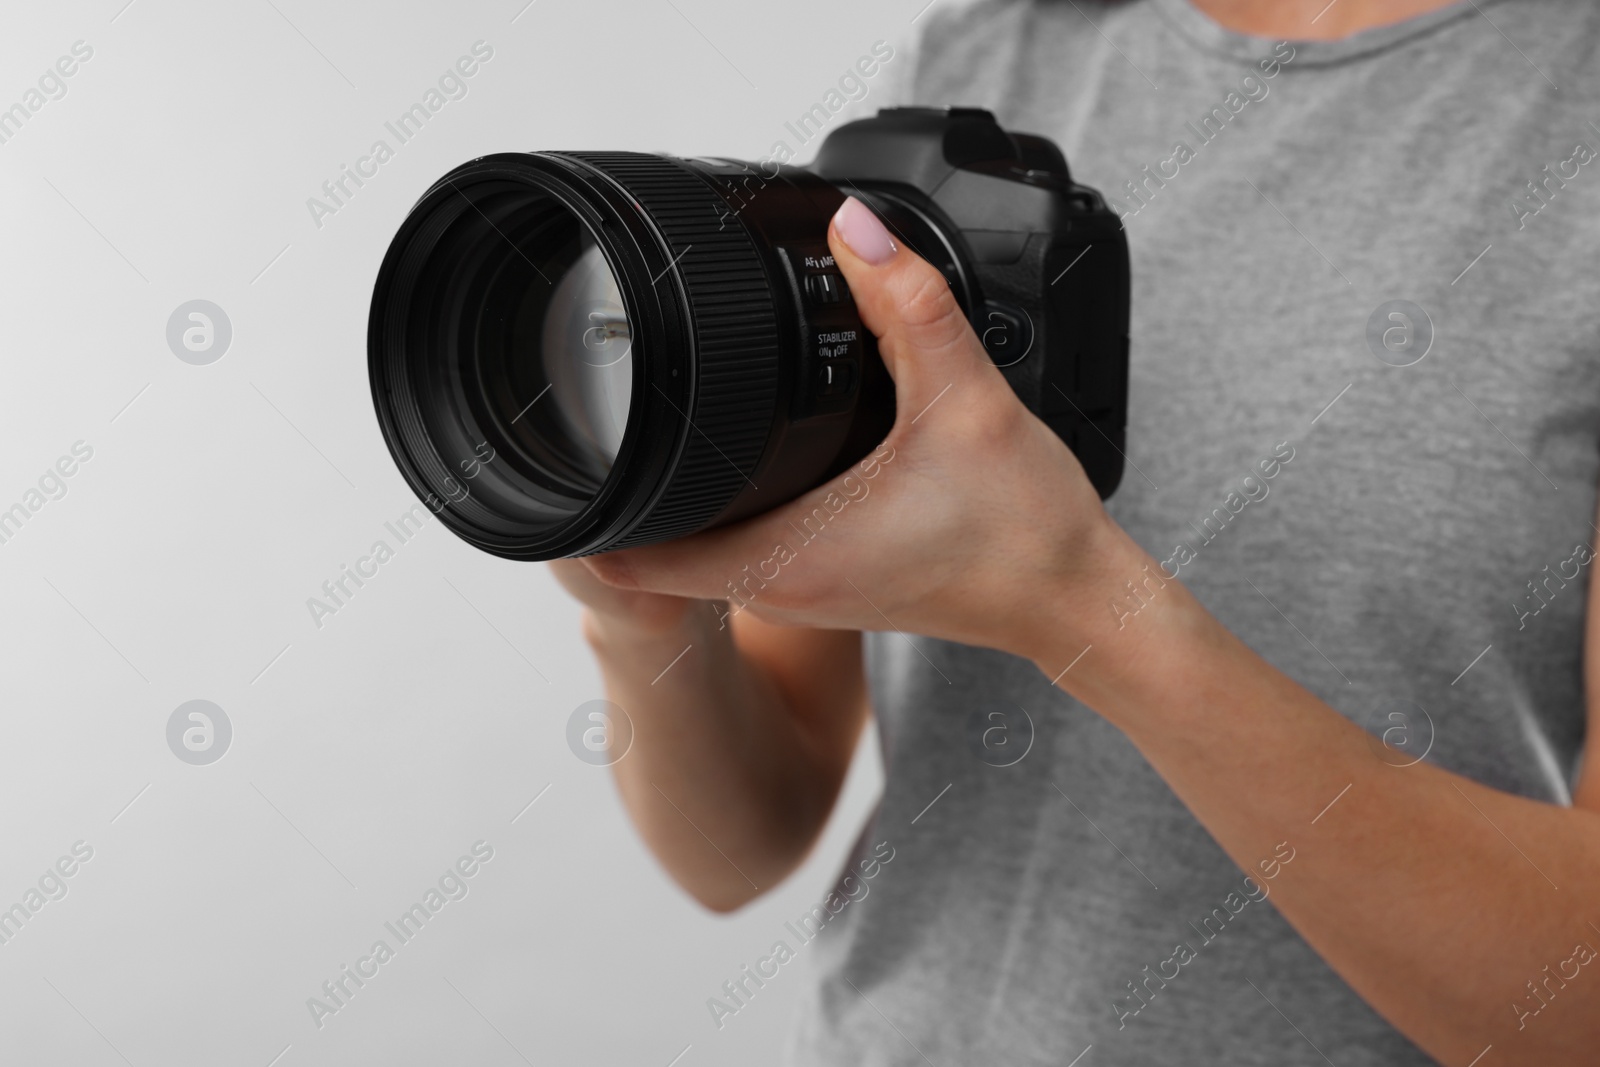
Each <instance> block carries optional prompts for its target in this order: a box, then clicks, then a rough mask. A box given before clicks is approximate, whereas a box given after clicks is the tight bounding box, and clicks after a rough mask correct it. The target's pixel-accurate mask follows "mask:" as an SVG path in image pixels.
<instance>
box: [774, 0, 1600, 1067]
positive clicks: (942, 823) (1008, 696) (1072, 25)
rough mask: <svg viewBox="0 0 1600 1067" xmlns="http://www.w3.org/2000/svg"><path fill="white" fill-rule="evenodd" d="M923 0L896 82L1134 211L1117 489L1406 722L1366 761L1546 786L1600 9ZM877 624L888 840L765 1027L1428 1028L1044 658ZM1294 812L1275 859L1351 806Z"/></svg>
mask: <svg viewBox="0 0 1600 1067" xmlns="http://www.w3.org/2000/svg"><path fill="white" fill-rule="evenodd" d="M921 22H922V23H923V24H926V25H927V29H926V32H925V39H924V42H923V47H922V50H921V54H920V57H919V59H918V64H917V68H916V70H917V74H916V78H915V88H914V96H915V98H916V99H917V100H918V102H922V103H961V104H970V105H977V106H983V107H988V108H990V109H991V110H993V111H994V112H995V113H996V114H997V115H998V116H999V117H1000V119H1001V121H1002V122H1003V123H1005V124H1006V125H1007V126H1010V127H1012V128H1016V129H1020V130H1026V131H1031V132H1036V133H1039V134H1043V135H1046V136H1049V137H1051V138H1053V139H1055V140H1056V141H1057V142H1058V143H1059V144H1060V145H1061V146H1062V147H1063V149H1064V150H1065V152H1066V154H1067V157H1068V159H1069V161H1070V163H1071V165H1072V167H1073V170H1074V173H1075V175H1076V176H1077V177H1078V178H1079V179H1080V180H1082V181H1084V182H1086V183H1088V184H1091V185H1094V186H1096V187H1098V188H1099V189H1101V190H1103V191H1104V192H1106V193H1107V194H1108V196H1111V197H1113V199H1114V200H1115V202H1116V203H1117V204H1118V205H1119V210H1121V211H1122V212H1124V213H1125V219H1126V221H1125V225H1126V227H1127V231H1128V237H1129V242H1130V247H1131V253H1132V261H1133V323H1132V380H1131V407H1130V412H1129V419H1130V422H1129V431H1128V442H1129V444H1128V458H1129V460H1130V463H1129V465H1128V468H1127V473H1126V475H1125V477H1124V478H1123V482H1122V487H1121V489H1120V490H1119V491H1118V492H1117V494H1116V496H1115V497H1114V498H1113V499H1112V501H1111V502H1110V505H1109V506H1110V510H1111V513H1112V514H1113V516H1115V518H1116V519H1117V521H1118V522H1120V523H1121V524H1122V525H1123V526H1124V527H1125V528H1126V529H1127V530H1128V531H1129V532H1130V533H1131V534H1132V535H1133V536H1134V537H1135V538H1136V539H1137V540H1138V541H1139V542H1140V543H1141V544H1142V545H1144V546H1145V547H1146V548H1147V549H1148V550H1150V551H1151V552H1152V553H1154V554H1155V555H1156V556H1157V558H1159V559H1163V560H1167V559H1174V558H1176V559H1177V561H1178V565H1179V567H1180V578H1181V580H1182V581H1183V582H1185V583H1187V585H1188V586H1189V588H1191V589H1192V590H1193V591H1194V592H1195V594H1196V595H1197V596H1198V597H1199V598H1200V599H1201V600H1202V601H1203V602H1204V603H1205V605H1206V606H1207V607H1208V608H1209V609H1210V610H1211V611H1212V612H1213V613H1215V614H1216V616H1217V617H1218V618H1219V619H1221V621H1222V622H1223V623H1224V624H1225V625H1227V626H1228V627H1229V628H1230V629H1231V630H1232V631H1233V632H1234V633H1236V634H1238V635H1239V636H1240V637H1241V638H1242V639H1243V640H1244V641H1245V642H1247V643H1248V644H1249V645H1250V646H1251V647H1252V648H1254V649H1256V650H1257V651H1258V652H1259V653H1260V654H1261V655H1263V656H1264V657H1265V658H1266V659H1267V660H1268V661H1270V662H1271V663H1273V664H1274V665H1276V666H1277V667H1278V668H1280V669H1281V670H1283V671H1285V672H1286V673H1287V674H1289V675H1290V676H1292V677H1294V678H1295V679H1297V680H1298V681H1299V682H1301V683H1302V684H1303V685H1305V686H1307V687H1308V688H1309V689H1310V690H1311V691H1312V692H1314V693H1315V694H1316V695H1317V696H1318V697H1320V698H1321V699H1323V700H1325V701H1327V702H1328V703H1329V704H1330V705H1332V706H1333V707H1334V708H1336V709H1338V710H1339V712H1341V713H1342V714H1344V715H1346V716H1349V717H1350V718H1352V719H1354V720H1356V721H1358V722H1361V723H1363V724H1364V725H1366V726H1368V727H1369V728H1370V729H1373V730H1375V731H1378V732H1383V731H1387V732H1388V733H1389V737H1390V740H1391V741H1392V742H1393V743H1394V744H1395V745H1396V746H1397V748H1398V749H1399V751H1398V752H1397V751H1388V752H1387V755H1386V757H1384V756H1380V753H1383V752H1384V751H1385V750H1383V749H1381V748H1375V749H1374V756H1373V758H1374V759H1378V758H1387V759H1388V760H1389V761H1390V762H1392V763H1396V764H1400V763H1405V762H1408V761H1409V760H1410V759H1413V758H1416V757H1422V756H1424V755H1425V757H1426V759H1428V760H1430V761H1432V762H1434V763H1436V764H1437V765H1439V766H1441V767H1445V768H1448V769H1450V770H1452V771H1454V772H1457V773H1460V774H1463V775H1466V776H1468V777H1471V778H1473V779H1476V780H1478V781H1480V782H1483V783H1485V784H1487V785H1489V786H1492V787H1494V788H1496V789H1501V790H1506V791H1508V792H1511V793H1515V794H1519V795H1522V796H1527V797H1533V798H1536V799H1539V800H1543V801H1549V802H1552V803H1557V804H1564V803H1568V802H1569V799H1570V788H1571V785H1572V782H1573V781H1574V778H1575V774H1576V762H1577V756H1578V753H1579V751H1580V749H1581V746H1582V742H1583V737H1584V718H1583V714H1584V702H1583V690H1582V684H1581V646H1582V624H1583V618H1584V608H1585V601H1586V593H1585V588H1586V584H1587V580H1588V571H1589V560H1590V558H1591V556H1590V549H1591V547H1592V544H1593V537H1594V534H1595V530H1594V528H1593V527H1592V526H1591V525H1590V521H1591V519H1592V517H1593V516H1594V513H1595V487H1596V480H1597V477H1600V451H1597V441H1600V360H1597V358H1596V348H1597V344H1600V270H1597V269H1596V266H1597V250H1600V160H1596V159H1595V150H1596V149H1597V148H1600V128H1597V126H1596V125H1595V123H1597V122H1600V73H1597V71H1600V65H1597V58H1596V57H1597V43H1600V7H1597V6H1596V5H1594V4H1593V3H1592V2H1591V0H1518V2H1515V3H1491V2H1490V0H1477V2H1476V3H1473V2H1472V0H1465V2H1462V3H1457V4H1453V5H1451V6H1449V7H1446V8H1444V9H1442V10H1440V11H1437V12H1435V13H1433V14H1430V15H1427V16H1424V17H1422V18H1419V19H1415V20H1412V21H1409V22H1405V23H1402V24H1400V25H1397V26H1392V27H1387V28H1382V29H1377V30H1373V31H1369V32H1366V33H1363V34H1360V35H1358V36H1356V37H1353V38H1350V39H1347V40H1344V41H1338V42H1321V43H1308V42H1296V43H1293V44H1288V45H1279V44H1278V43H1277V42H1273V41H1269V40H1258V39H1252V38H1247V37H1243V36H1241V35H1238V34H1234V33H1231V32H1229V31H1226V30H1224V29H1222V28H1221V27H1219V26H1217V25H1216V24H1215V23H1213V22H1211V21H1210V20H1209V19H1208V18H1207V17H1205V16H1204V15H1202V14H1201V13H1199V12H1198V11H1196V10H1195V9H1193V8H1192V7H1190V6H1189V5H1188V4H1187V3H1186V2H1185V0H1140V2H1126V3H1104V2H1099V3H1097V2H1094V0H1061V2H1046V0H1038V2H1032V3H1028V2H1011V0H1003V2H989V3H983V4H980V5H977V6H971V5H969V6H966V7H963V8H960V9H951V10H949V11H942V10H941V9H940V8H939V7H935V8H933V9H932V10H931V11H930V12H929V13H928V14H927V15H926V16H924V18H923V19H922V20H921ZM1263 59H1265V60H1267V62H1266V64H1265V65H1263V64H1262V63H1261V62H1260V61H1261V60H1263ZM1269 72H1270V76H1268V75H1269ZM1180 145H1182V146H1183V147H1182V148H1181V149H1180V148H1179V146H1180ZM1147 168H1148V169H1147ZM1091 265H1092V264H1091V263H1090V262H1089V261H1088V260H1085V262H1084V263H1083V264H1082V265H1081V266H1080V268H1079V269H1083V268H1084V267H1089V266H1091ZM1400 301H1403V302H1406V303H1394V302H1400ZM1396 316H1398V317H1396ZM1402 364H1408V365H1402ZM1263 461H1265V462H1266V464H1267V466H1266V467H1265V468H1263V467H1262V466H1261V464H1262V463H1263ZM1265 469H1270V470H1272V472H1273V473H1272V476H1271V477H1267V476H1266V475H1265V474H1264V473H1263V471H1264V470H1265ZM1180 545H1182V546H1187V548H1188V552H1187V553H1181V552H1179V548H1178V546H1180ZM1169 566H1170V565H1169ZM1016 610H1018V611H1027V610H1028V606H1027V605H1017V607H1016ZM1108 610H1110V608H1109V606H1108ZM913 645H914V647H913ZM867 648H868V653H869V676H870V679H871V684H872V692H873V699H874V703H875V706H876V710H877V714H878V721H879V726H880V729H881V732H882V738H883V744H884V750H885V763H886V787H885V791H884V795H883V799H882V803H881V806H880V808H879V811H878V813H877V815H876V816H875V819H874V821H873V824H872V825H871V826H870V827H868V828H867V831H866V834H865V835H864V838H863V842H864V849H863V852H862V855H867V854H868V853H869V852H870V849H871V847H872V845H873V844H876V843H878V842H886V843H888V845H889V846H890V847H892V849H893V859H892V861H891V862H888V863H885V864H883V865H882V866H881V868H877V869H875V870H874V873H875V876H874V877H873V878H872V879H871V881H870V883H866V886H865V888H866V889H867V890H869V891H867V892H866V895H864V896H860V898H859V900H856V901H854V902H852V903H851V904H850V906H849V907H848V908H845V909H843V910H841V911H840V912H839V914H838V915H837V916H836V917H835V918H833V919H832V920H831V921H829V922H828V924H827V925H826V926H825V927H824V928H823V930H822V932H821V933H820V934H819V935H818V936H817V938H816V947H815V948H814V950H813V953H812V956H813V960H814V963H815V966H816V975H817V977H816V985H815V988H814V989H813V990H812V991H811V994H810V996H809V999H808V1001H807V1004H806V1006H805V1010H804V1014H803V1017H802V1020H801V1024H800V1029H799V1034H798V1039H797V1046H796V1048H795V1049H794V1050H792V1059H793V1061H794V1062H798V1063H801V1064H805V1065H813V1064H816V1065H821V1064H827V1065H830V1067H834V1065H838V1064H858V1065H885V1064H897V1065H898V1064H904V1065H917V1067H926V1065H928V1064H933V1065H936V1067H953V1065H957V1064H971V1063H999V1064H1006V1065H1020V1064H1050V1065H1052V1067H1066V1065H1068V1064H1071V1063H1074V1062H1078V1063H1079V1064H1080V1067H1111V1065H1128V1067H1148V1065H1151V1064H1182V1065H1191V1064H1202V1065H1212V1064H1216V1065H1224V1064H1225V1065H1228V1067H1249V1065H1261V1067H1269V1065H1270V1067H1297V1065H1305V1067H1326V1064H1327V1063H1328V1062H1332V1063H1334V1064H1337V1065H1338V1067H1370V1065H1379V1064H1381V1065H1386V1067H1388V1065H1397V1064H1406V1065H1409V1064H1421V1063H1427V1062H1429V1058H1428V1057H1427V1056H1426V1055H1425V1054H1423V1053H1422V1052H1421V1051H1420V1050H1418V1049H1417V1048H1416V1047H1415V1046H1414V1045H1413V1044H1412V1043H1411V1042H1410V1041H1408V1040H1407V1039H1406V1038H1405V1037H1404V1036H1403V1035H1401V1034H1400V1033H1399V1032H1398V1031H1396V1030H1395V1029H1393V1028H1392V1027H1391V1026H1389V1025H1388V1024H1387V1023H1386V1022H1385V1021H1384V1020H1383V1019H1382V1018H1381V1017H1380V1016H1379V1015H1378V1014H1377V1013H1376V1012H1375V1011H1373V1010H1372V1009H1371V1008H1370V1007H1368V1006H1367V1005H1366V1004H1365V1003H1364V1002H1363V1001H1362V1000H1361V999H1360V998H1359V997H1357V996H1356V995H1355V993H1354V992H1352V991H1351V990H1350V989H1349V988H1348V987H1347V986H1346V985H1345V984H1344V982H1343V981H1341V980H1340V978H1339V977H1338V976H1337V975H1336V974H1335V973H1334V972H1333V971H1332V970H1331V969H1330V968H1329V967H1328V966H1327V965H1326V964H1325V963H1324V962H1323V961H1322V960H1321V959H1320V957H1318V955H1317V954H1316V953H1315V952H1314V951H1313V950H1312V949H1311V948H1310V947H1309V946H1307V945H1306V944H1305V943H1304V942H1303V941H1302V940H1301V939H1300V938H1299V936H1298V935H1297V934H1296V933H1295V932H1294V930H1293V929H1292V928H1291V927H1290V926H1289V925H1288V923H1287V922H1285V921H1284V919H1283V918H1282V917H1281V916H1280V915H1279V914H1278V913H1277V911H1276V910H1275V908H1274V905H1273V902H1272V898H1271V896H1270V892H1271V889H1272V883H1271V881H1270V880H1266V879H1264V878H1261V879H1258V880H1257V881H1252V882H1248V883H1247V882H1245V880H1244V872H1243V871H1241V870H1240V869H1239V868H1238V867H1236V866H1235V865H1234V864H1233V863H1232V862H1231V861H1230V860H1229V858H1228V857H1227V856H1226V855H1225V854H1224V853H1223V852H1222V850H1221V849H1220V848H1219V847H1218V846H1217V845H1216V843H1215V842H1214V841H1213V840H1212V839H1211V837H1210V836H1209V835H1208V834H1207V832H1206V830H1205V829H1204V828H1203V827H1202V826H1201V825H1200V823H1199V822H1198V821H1197V820H1196V819H1195V818H1194V816H1193V815H1192V814H1191V813H1190V812H1189V811H1188V810H1187V809H1186V808H1185V807H1184V806H1183V804H1182V803H1181V802H1179V800H1178V799H1177V798H1176V797H1175V796H1174V795H1173V793H1172V792H1171V790H1170V789H1169V788H1168V787H1167V786H1166V784H1165V783H1164V782H1163V781H1162V780H1161V779H1160V777H1158V776H1157V775H1156V774H1155V772H1154V771H1153V770H1152V769H1151V768H1150V767H1149V766H1148V765H1147V764H1146V763H1145V761H1144V760H1143V759H1142V758H1141V756H1140V755H1139V753H1138V752H1137V751H1136V750H1135V749H1134V748H1133V746H1132V745H1131V744H1130V743H1129V742H1128V741H1127V740H1125V739H1124V738H1123V737H1122V736H1121V735H1120V734H1119V733H1118V732H1117V731H1116V730H1114V729H1112V728H1111V727H1110V726H1108V725H1107V724H1106V723H1105V722H1103V721H1102V720H1101V719H1100V718H1099V717H1098V716H1097V715H1095V714H1094V713H1093V712H1092V711H1089V710H1087V709H1085V708H1084V707H1082V706H1080V705H1078V704H1076V703H1075V702H1074V701H1072V700H1071V699H1070V698H1068V697H1066V696H1065V695H1063V694H1062V693H1060V692H1059V691H1056V690H1053V689H1052V688H1051V687H1050V685H1049V679H1048V678H1046V677H1044V676H1042V675H1041V674H1040V673H1039V672H1038V671H1037V670H1035V668H1034V667H1033V666H1032V665H1031V664H1029V663H1026V662H1023V661H1021V660H1019V659H1016V658H1013V657H1009V656H1006V655H1002V654H1000V653H996V652H991V651H984V650H978V649H972V648H967V647H962V646H959V645H954V644H949V643H944V642H939V641H932V640H926V639H921V638H914V639H907V638H903V637H901V636H899V635H895V634H874V635H871V636H870V637H869V638H868V640H867ZM1062 666H1066V664H1062ZM1219 714H1225V711H1219ZM997 716H998V717H997ZM1006 763H1009V764H1010V765H1006V766H1002V765H998V764H1006ZM1393 773H1395V774H1405V773H1406V771H1405V770H1404V769H1403V767H1396V769H1395V770H1394V772H1393ZM930 805H931V806H930ZM1295 816H1296V817H1297V818H1298V817H1300V816H1303V820H1302V822H1303V825H1302V829H1300V830H1299V831H1298V832H1297V833H1296V834H1295V835H1294V836H1293V837H1292V838H1291V839H1290V840H1288V841H1287V842H1285V844H1284V845H1283V846H1281V848H1280V853H1281V855H1280V856H1278V857H1277V859H1278V860H1279V861H1281V862H1287V863H1289V864H1290V865H1292V864H1293V863H1294V862H1295V857H1302V856H1309V855H1313V854H1314V853H1315V850H1316V848H1317V840H1318V835H1319V833H1320V832H1325V831H1326V829H1327V827H1328V825H1329V824H1330V822H1331V821H1332V820H1333V819H1335V818H1336V817H1337V816H1338V807H1337V805H1335V806H1334V807H1333V808H1332V809H1331V810H1330V811H1329V812H1328V813H1327V814H1326V815H1321V813H1319V812H1317V811H1306V812H1296V813H1295ZM1319 816H1320V817H1321V822H1320V823H1319V822H1317V821H1316V820H1317V819H1318V817H1319ZM1390 818H1391V819H1392V820H1393V825H1392V826H1391V827H1389V828H1388V832H1391V833H1396V834H1402V835H1404V834H1407V833H1410V832H1413V831H1412V830H1411V829H1410V828H1409V827H1408V822H1409V815H1408V813H1407V812H1406V811H1403V810H1397V811H1394V812H1393V813H1391V815H1390ZM1284 856H1288V857H1289V858H1288V859H1287V860H1286V861H1285V860H1284V859H1283V857H1284ZM1262 859H1263V860H1266V861H1271V860H1273V859H1274V857H1268V856H1264V857H1262ZM1505 859H1506V863H1507V864H1511V865H1516V864H1519V863H1521V862H1522V861H1521V860H1519V858H1518V857H1517V855H1516V853H1515V852H1514V851H1512V849H1511V847H1510V846H1508V847H1507V851H1506V857H1505ZM1301 862H1304V860H1302V861H1301ZM1529 873H1530V879H1533V880H1534V881H1535V882H1537V876H1536V875H1534V874H1533V873H1532V872H1531V871H1530V872H1529ZM1538 884H1539V885H1542V883H1538ZM854 888H856V889H857V893H858V895H859V891H860V889H861V888H862V887H861V886H856V887H854ZM1537 888H1538V885H1535V886H1534V888H1533V889H1530V892H1534V891H1535V889H1537ZM1375 906H1376V907H1380V908H1381V907H1382V905H1381V902H1380V903H1377V904H1375ZM1375 921H1383V920H1381V919H1379V920H1375ZM1485 921H1492V922H1507V921H1513V917H1509V916H1502V917H1494V918H1491V917H1487V916H1486V917H1485ZM1461 934H1462V937H1463V938H1468V939H1470V938H1471V937H1472V936H1473V934H1472V930H1471V928H1470V924H1465V923H1464V925H1463V929H1462V931H1461ZM1184 950H1186V951H1184ZM1437 951H1439V952H1449V951H1451V949H1450V946H1449V945H1439V946H1437ZM1174 972H1176V973H1174ZM1152 976H1153V977H1152ZM1522 980H1523V976H1515V975H1508V976H1506V978H1505V986H1506V1009H1505V1010H1506V1018H1507V1021H1508V1022H1509V1021H1513V1019H1514V1013H1513V1009H1512V1007H1511V1003H1512V1001H1513V999H1515V998H1516V997H1517V996H1518V995H1519V994H1520V993H1521V992H1523V990H1522V989H1521V982H1522ZM1091 1046H1092V1048H1091ZM1086 1049H1088V1050H1089V1051H1088V1052H1087V1053H1086V1054H1085V1050H1086ZM1079 1056H1083V1059H1082V1060H1081V1061H1077V1060H1075V1057H1079Z"/></svg>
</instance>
